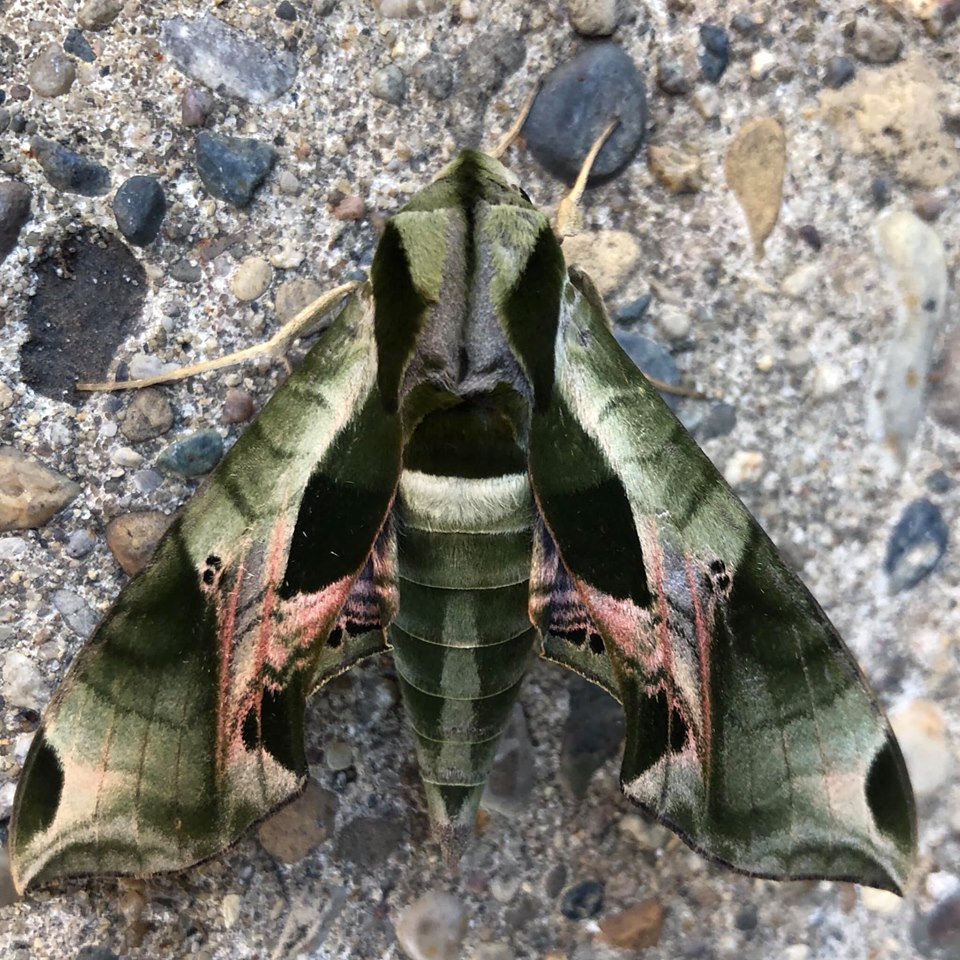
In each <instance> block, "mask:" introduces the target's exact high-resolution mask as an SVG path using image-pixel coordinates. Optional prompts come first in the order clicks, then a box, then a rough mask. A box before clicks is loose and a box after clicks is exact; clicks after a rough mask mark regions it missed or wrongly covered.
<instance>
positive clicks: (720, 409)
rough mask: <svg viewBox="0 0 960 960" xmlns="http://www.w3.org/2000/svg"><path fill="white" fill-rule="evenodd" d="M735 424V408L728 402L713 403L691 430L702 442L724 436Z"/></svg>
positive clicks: (729, 432) (731, 430) (731, 431)
mask: <svg viewBox="0 0 960 960" xmlns="http://www.w3.org/2000/svg"><path fill="white" fill-rule="evenodd" d="M736 425H737V408H736V407H734V406H732V405H731V404H729V403H724V402H722V401H721V402H720V403H715V404H714V405H713V406H712V407H711V408H710V410H709V412H708V413H707V415H706V416H705V417H704V418H703V420H701V421H700V423H699V424H698V425H697V427H696V429H695V430H694V431H693V433H694V436H695V437H696V438H697V439H698V440H699V441H700V442H701V443H702V442H703V441H704V440H712V439H714V438H715V437H726V436H728V435H729V434H731V433H733V429H734V427H736Z"/></svg>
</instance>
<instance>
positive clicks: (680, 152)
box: [647, 144, 703, 194]
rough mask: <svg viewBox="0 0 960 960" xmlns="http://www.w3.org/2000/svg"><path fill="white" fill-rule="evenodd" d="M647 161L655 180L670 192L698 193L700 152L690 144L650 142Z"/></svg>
mask: <svg viewBox="0 0 960 960" xmlns="http://www.w3.org/2000/svg"><path fill="white" fill-rule="evenodd" d="M647 163H648V164H649V166H650V172H651V173H652V174H653V175H654V177H655V178H656V179H657V182H658V183H660V184H662V185H663V186H664V187H666V188H667V190H669V191H670V193H675V194H676V193H699V192H700V188H701V187H702V186H703V166H702V161H701V159H700V154H699V153H698V152H697V151H696V150H695V149H694V148H693V147H691V146H688V145H684V146H680V147H675V146H673V145H672V144H650V146H649V148H648V149H647Z"/></svg>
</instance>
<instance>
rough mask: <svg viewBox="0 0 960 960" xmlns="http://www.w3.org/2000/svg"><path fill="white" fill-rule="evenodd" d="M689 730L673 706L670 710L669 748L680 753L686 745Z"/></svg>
mask: <svg viewBox="0 0 960 960" xmlns="http://www.w3.org/2000/svg"><path fill="white" fill-rule="evenodd" d="M688 735H689V730H688V729H687V725H686V723H685V722H684V719H683V717H682V716H681V715H680V713H679V711H678V710H677V709H676V708H674V709H673V710H671V711H670V750H671V751H672V752H673V753H680V751H681V750H683V748H684V747H685V746H686V743H687V736H688Z"/></svg>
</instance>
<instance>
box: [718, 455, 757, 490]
mask: <svg viewBox="0 0 960 960" xmlns="http://www.w3.org/2000/svg"><path fill="white" fill-rule="evenodd" d="M764 467H765V462H764V459H763V454H762V453H761V452H760V451H759V450H738V451H737V452H736V453H734V455H733V456H732V457H731V458H730V459H729V460H728V461H727V465H726V466H725V467H724V468H723V475H724V477H726V480H727V483H729V484H730V486H731V487H739V486H741V485H742V484H744V483H754V482H756V481H757V480H759V479H760V477H761V476H763V470H764Z"/></svg>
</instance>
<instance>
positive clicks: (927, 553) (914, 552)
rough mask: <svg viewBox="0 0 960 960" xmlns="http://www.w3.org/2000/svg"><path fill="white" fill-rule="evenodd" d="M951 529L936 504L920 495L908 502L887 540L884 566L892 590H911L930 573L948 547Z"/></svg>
mask: <svg viewBox="0 0 960 960" xmlns="http://www.w3.org/2000/svg"><path fill="white" fill-rule="evenodd" d="M948 539H949V531H948V529H947V524H946V521H945V520H944V519H943V514H942V513H941V512H940V508H939V507H938V506H936V504H934V503H931V502H930V501H929V500H928V499H927V498H926V497H920V498H919V499H917V500H914V501H913V502H912V503H910V504H908V505H907V507H906V509H905V510H904V511H903V513H902V514H901V516H900V519H899V520H898V521H897V524H896V526H895V527H894V528H893V531H892V532H891V534H890V539H889V540H888V541H887V555H886V559H885V560H884V563H883V569H884V571H885V572H886V574H887V576H888V577H889V578H890V587H891V589H892V590H895V591H900V590H909V589H911V588H912V587H915V586H916V585H917V584H918V583H920V581H921V580H924V579H925V578H926V577H928V576H929V575H930V574H931V573H932V572H933V571H934V570H935V569H936V567H937V564H938V563H939V562H940V560H941V559H942V558H943V555H944V553H946V550H947V541H948Z"/></svg>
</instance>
